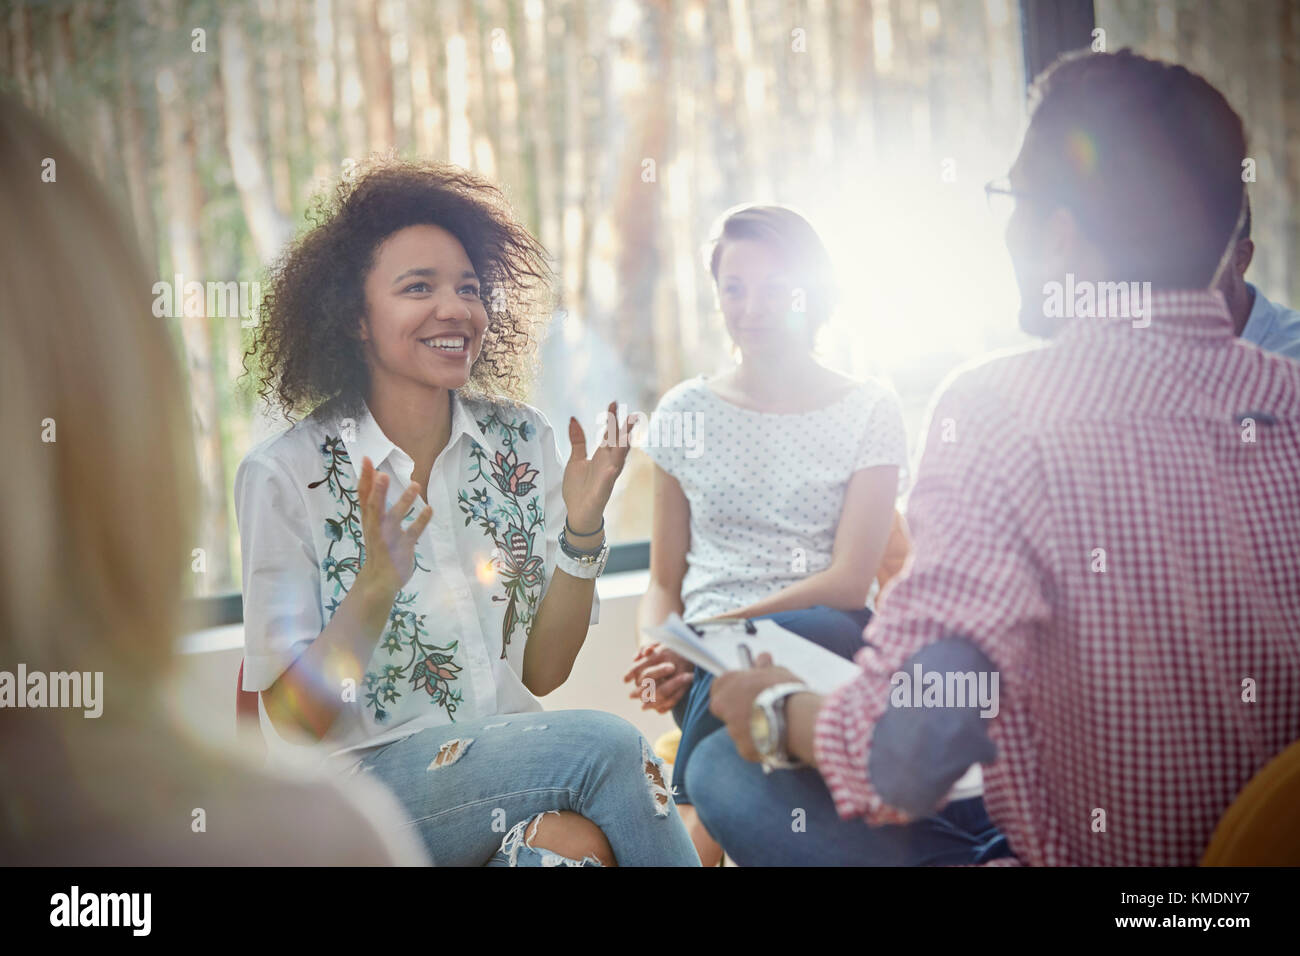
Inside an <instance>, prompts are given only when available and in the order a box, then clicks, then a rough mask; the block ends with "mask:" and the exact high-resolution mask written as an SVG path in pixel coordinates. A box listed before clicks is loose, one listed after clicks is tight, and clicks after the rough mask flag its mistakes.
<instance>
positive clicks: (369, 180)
mask: <svg viewBox="0 0 1300 956" xmlns="http://www.w3.org/2000/svg"><path fill="white" fill-rule="evenodd" d="M308 218H309V219H311V220H313V221H314V222H316V223H317V225H316V227H315V228H314V229H312V230H310V231H308V232H307V233H305V234H303V235H302V236H301V237H299V239H298V240H297V241H296V242H295V243H293V244H292V245H291V246H290V247H289V248H288V249H287V250H286V251H285V253H284V254H283V255H282V256H281V258H280V259H279V261H278V262H277V263H276V265H275V266H274V267H273V269H272V270H271V275H270V288H269V290H268V292H267V295H266V297H265V298H264V299H263V302H262V310H261V315H262V322H261V324H260V325H259V326H258V329H257V333H256V335H255V336H254V339H253V342H252V345H251V347H250V348H249V350H248V352H247V353H246V354H245V357H244V358H245V368H246V369H250V370H251V371H254V372H257V373H260V377H261V379H262V387H261V389H260V394H261V396H262V397H263V398H264V399H266V400H267V401H268V402H273V403H274V404H276V405H278V406H279V407H280V409H281V410H282V411H283V412H284V413H285V414H286V416H288V417H289V418H291V419H292V418H293V417H294V416H295V415H297V414H301V413H305V412H309V411H311V410H312V409H314V408H315V407H317V406H319V405H320V404H322V403H323V402H326V401H331V402H332V403H333V405H334V407H335V408H336V409H337V411H338V412H339V413H340V414H342V415H350V416H352V417H354V418H355V417H356V416H357V414H358V413H359V412H360V410H361V405H362V402H363V401H364V396H365V394H366V391H367V389H368V387H369V385H370V369H369V367H368V365H367V363H366V362H365V360H364V358H363V354H362V351H361V349H360V348H359V347H358V346H359V344H360V342H362V341H363V340H364V331H363V328H362V326H361V324H360V323H359V321H358V319H359V317H360V316H361V315H363V314H364V313H365V312H366V307H367V300H368V297H369V296H370V295H371V294H378V293H379V292H381V291H382V292H383V294H384V296H385V298H386V299H387V301H389V302H391V301H392V300H393V299H394V298H398V299H400V298H401V297H403V296H405V297H406V301H408V302H418V301H420V299H419V297H420V296H425V297H426V298H427V296H428V295H430V294H431V293H432V288H433V286H432V284H431V280H433V279H434V278H436V277H435V276H433V275H431V274H430V273H431V271H432V270H430V269H429V268H428V264H427V263H422V264H415V263H414V262H413V261H412V264H411V265H409V266H408V267H403V266H398V269H397V271H393V269H392V267H393V266H394V265H396V264H398V263H405V262H407V260H408V259H410V257H411V255H412V254H413V253H414V252H416V250H418V249H419V247H420V245H421V242H422V241H423V240H424V239H427V238H429V237H430V236H433V235H434V234H435V232H436V233H437V234H439V238H437V239H435V240H434V241H435V245H438V246H439V247H440V248H441V249H445V248H446V247H447V246H448V245H449V243H455V244H457V245H459V247H460V250H459V253H458V257H457V262H458V265H459V266H460V267H461V268H459V269H458V271H457V272H456V273H455V275H454V276H450V275H448V276H443V277H442V278H443V279H444V280H447V279H452V280H453V281H456V280H459V285H456V287H455V292H456V294H457V295H460V296H463V297H464V301H467V302H468V301H474V302H475V304H476V305H477V307H478V309H479V310H481V311H482V313H483V315H484V321H483V323H482V325H481V326H480V327H479V328H480V331H479V336H480V341H479V342H478V345H479V347H480V349H479V351H478V354H477V356H476V357H475V358H474V359H473V362H472V365H471V368H470V375H469V379H468V381H467V383H466V387H465V389H464V390H463V391H464V392H466V393H468V392H478V393H481V394H490V395H498V396H508V397H511V398H517V399H522V398H523V397H524V396H525V394H526V392H527V388H528V384H529V381H530V379H531V376H532V372H533V359H534V356H535V353H536V344H537V326H536V323H537V321H538V318H537V317H538V316H539V315H540V314H542V311H543V308H542V307H543V306H544V305H545V304H546V303H545V302H544V301H543V300H542V296H543V294H544V292H545V290H546V289H547V288H548V283H549V280H550V271H549V268H548V266H547V264H546V259H545V251H544V250H543V249H542V247H541V245H540V244H539V243H538V242H537V241H536V240H535V239H534V238H533V237H532V236H531V235H529V233H528V231H527V230H526V229H524V228H523V227H522V226H520V225H519V224H518V223H516V222H515V220H514V218H513V217H512V216H511V214H510V212H509V209H508V207H507V205H506V201H505V197H504V196H502V194H501V192H500V191H499V190H498V189H497V188H496V187H494V186H492V185H491V184H490V183H488V182H486V181H484V180H482V179H480V178H479V177H477V176H474V175H473V174H471V173H468V172H466V171H465V170H462V169H459V168H457V167H455V166H448V165H445V164H442V163H431V162H414V161H406V160H391V159H376V160H372V161H371V162H369V163H366V164H361V165H359V166H357V167H355V168H354V170H353V172H352V174H351V175H349V176H347V177H346V178H344V179H343V180H342V181H340V182H339V184H338V185H337V187H336V188H335V189H334V190H333V191H332V192H326V193H322V194H320V195H318V196H317V197H316V200H315V202H314V204H313V207H312V211H311V213H310V214H309V217H308ZM432 223H440V224H441V225H431V224H432ZM408 226H410V227H413V231H412V232H410V233H404V232H403V230H406V228H407V227H408ZM385 240H389V241H387V242H385ZM417 258H418V255H417ZM381 259H382V260H383V262H382V265H384V266H387V267H388V269H387V270H385V269H372V266H376V265H380V264H381V263H380V260H381ZM470 287H473V291H472V292H469V291H468V290H469V289H470ZM488 309H490V311H491V321H487V320H486V313H487V310H488ZM416 311H418V306H417V307H416ZM467 329H468V323H467V322H466V323H463V324H462V325H461V326H460V327H459V328H458V329H457V330H456V331H457V332H458V333H460V334H464V333H465V332H466V331H467ZM434 330H438V331H443V330H441V329H438V326H436V325H434V324H430V325H429V326H428V331H430V332H433V331H434ZM251 361H256V362H257V363H258V364H257V365H256V366H255V367H250V362H251Z"/></svg>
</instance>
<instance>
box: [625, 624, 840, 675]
mask: <svg viewBox="0 0 1300 956" xmlns="http://www.w3.org/2000/svg"><path fill="white" fill-rule="evenodd" d="M747 623H749V624H750V625H751V627H752V628H753V633H750V632H749V631H748V630H747V628H746V626H745V625H746V624H747ZM692 627H694V628H695V629H696V630H692ZM646 634H647V635H648V636H650V637H652V638H654V639H655V640H657V641H659V643H661V644H663V645H664V646H665V647H667V648H669V649H670V650H674V651H676V652H677V653H678V654H681V655H682V657H685V658H686V659H687V660H689V661H690V662H691V663H693V664H695V665H696V666H697V667H703V668H704V669H705V670H706V671H709V672H710V673H711V674H721V673H722V672H723V671H731V670H741V669H742V668H744V667H745V663H744V658H743V657H742V656H741V652H740V645H741V644H746V645H748V647H749V649H750V650H751V651H752V652H753V655H754V656H755V657H757V656H758V655H759V654H762V653H764V652H766V653H768V654H771V655H772V662H773V663H775V664H776V665H777V666H779V667H784V668H786V669H788V670H790V671H792V672H793V673H795V674H798V675H799V679H800V680H802V681H803V682H804V683H805V684H807V685H808V686H809V687H810V688H811V689H812V690H815V691H817V693H819V694H829V693H830V692H831V691H833V690H835V689H836V688H837V687H840V686H842V685H843V684H847V683H848V682H849V681H851V680H853V678H854V677H856V676H857V675H858V667H857V665H856V664H854V663H853V662H852V661H848V660H845V659H844V658H842V657H840V656H839V655H838V654H833V653H832V652H830V651H828V650H826V649H825V648H824V647H820V646H818V645H817V644H814V643H813V642H812V641H810V640H808V639H807V638H803V637H800V636H799V635H798V634H795V633H794V632H792V631H787V630H786V629H785V628H783V627H781V626H780V625H779V624H774V623H772V622H771V621H767V620H759V621H753V622H752V623H751V622H747V621H744V620H741V619H736V618H728V619H725V620H714V621H699V622H695V623H693V624H687V623H686V622H685V621H683V620H682V619H681V617H680V616H679V615H677V614H672V615H669V617H668V620H666V621H664V623H663V624H662V625H660V626H659V627H652V628H648V629H647V631H646Z"/></svg>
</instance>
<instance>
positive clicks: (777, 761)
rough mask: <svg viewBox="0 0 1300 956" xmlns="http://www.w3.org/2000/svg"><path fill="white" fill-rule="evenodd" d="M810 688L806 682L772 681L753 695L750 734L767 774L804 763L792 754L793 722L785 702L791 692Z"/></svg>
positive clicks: (799, 691)
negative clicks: (787, 712)
mask: <svg viewBox="0 0 1300 956" xmlns="http://www.w3.org/2000/svg"><path fill="white" fill-rule="evenodd" d="M807 689H808V688H807V687H806V686H805V685H803V684H794V683H790V684H773V685H772V686H771V687H768V688H765V689H763V690H761V691H759V694H758V696H757V697H755V698H754V709H753V711H752V712H751V713H750V717H749V735H750V736H751V737H753V738H754V747H755V749H757V750H758V753H759V756H760V757H762V759H763V771H764V773H771V772H772V771H773V770H789V769H792V768H794V767H802V766H803V764H802V763H800V762H799V761H798V760H795V759H793V758H792V757H791V756H790V739H789V733H788V731H789V726H790V725H789V722H788V721H787V720H786V716H785V704H786V701H787V700H789V699H790V696H791V695H792V694H799V693H802V692H803V691H806V690H807Z"/></svg>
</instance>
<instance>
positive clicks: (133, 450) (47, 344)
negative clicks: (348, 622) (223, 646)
mask: <svg viewBox="0 0 1300 956" xmlns="http://www.w3.org/2000/svg"><path fill="white" fill-rule="evenodd" d="M51 160H52V161H53V162H52V163H51V162H50V161H51ZM46 168H49V169H50V170H51V171H52V172H53V174H54V175H53V176H52V181H50V182H46V181H44V179H43V178H42V173H43V170H45V169H46ZM0 184H2V188H0V222H3V223H4V224H5V226H4V228H3V229H2V230H0V289H3V290H4V296H3V312H0V339H2V341H3V343H4V344H3V347H2V348H0V381H3V382H4V400H3V402H0V421H3V423H4V436H5V442H6V446H7V448H6V452H7V454H6V461H5V463H4V474H5V493H4V495H3V497H0V520H2V521H3V527H2V528H0V667H3V668H5V669H11V668H12V667H13V666H14V665H15V664H17V663H20V662H22V663H26V664H27V666H28V668H29V670H37V669H39V670H50V671H54V670H68V671H71V670H77V671H88V670H90V671H95V670H102V671H104V672H105V681H104V686H105V696H106V697H107V700H108V703H109V705H110V706H114V705H116V706H119V707H120V706H123V705H124V704H129V703H130V702H131V699H133V698H130V699H128V698H127V697H126V695H125V694H123V693H119V692H121V691H124V690H125V691H129V690H133V689H136V688H139V687H141V686H144V685H148V684H149V683H150V682H151V681H153V680H154V679H156V678H157V677H159V676H160V675H161V673H162V672H163V671H164V670H165V669H166V668H167V666H168V664H169V662H170V659H171V642H172V640H173V639H174V636H175V633H176V629H177V627H178V626H179V614H180V610H181V601H182V585H183V580H184V575H185V574H186V573H187V572H188V570H189V541H190V528H191V523H190V522H191V514H192V509H193V487H194V484H193V483H194V460H193V445H192V443H191V441H190V433H189V404H188V401H187V398H186V393H185V390H184V388H183V379H182V375H181V371H180V367H179V364H178V362H177V360H176V356H175V354H174V352H173V344H172V341H171V339H170V336H169V335H168V331H167V328H166V326H165V325H164V324H163V322H164V320H162V319H158V318H155V317H154V315H153V312H152V308H151V301H152V288H153V281H154V280H153V279H152V278H151V276H152V274H153V270H151V269H149V268H148V267H147V266H146V264H145V260H144V258H143V257H142V255H141V253H140V250H139V248H138V246H137V245H136V242H135V237H134V233H133V231H132V230H131V229H130V228H129V227H128V226H127V225H126V223H125V220H124V219H123V217H122V216H121V215H119V213H118V211H117V210H116V209H115V208H114V207H113V205H112V203H111V202H110V200H109V199H108V198H107V196H106V194H105V191H104V188H103V187H102V186H101V184H100V183H99V182H98V181H96V179H95V178H94V176H93V174H92V173H91V171H90V169H89V168H88V166H87V165H86V164H85V163H84V162H82V160H81V159H80V157H79V156H78V155H77V154H76V153H75V152H74V151H73V150H72V149H71V148H70V147H69V145H68V144H67V143H65V142H64V141H63V140H62V139H61V138H60V137H59V136H58V135H56V134H55V133H54V131H53V130H52V129H51V128H50V127H49V126H47V125H46V123H45V122H43V121H42V120H40V119H38V118H37V117H35V116H34V115H32V114H31V113H30V112H29V111H28V110H27V109H25V108H24V107H23V106H22V105H21V104H19V103H17V102H16V101H14V100H13V99H12V98H11V97H8V96H4V95H0Z"/></svg>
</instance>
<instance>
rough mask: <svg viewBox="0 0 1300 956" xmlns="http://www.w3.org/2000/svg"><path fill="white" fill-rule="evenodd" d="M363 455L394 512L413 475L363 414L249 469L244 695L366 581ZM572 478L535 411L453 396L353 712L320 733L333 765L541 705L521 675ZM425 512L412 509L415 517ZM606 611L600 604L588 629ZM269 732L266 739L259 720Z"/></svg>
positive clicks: (248, 462)
mask: <svg viewBox="0 0 1300 956" xmlns="http://www.w3.org/2000/svg"><path fill="white" fill-rule="evenodd" d="M363 457H369V458H370V460H371V461H372V462H374V464H375V467H376V468H377V469H379V470H381V471H383V472H385V473H386V474H388V476H389V478H390V483H389V490H388V505H389V507H391V506H392V505H393V504H394V503H395V501H396V500H397V498H399V497H400V496H401V493H402V491H403V489H405V487H406V485H407V483H408V482H409V481H410V480H411V477H412V475H411V472H412V469H413V467H414V465H413V462H412V460H411V458H410V456H408V455H407V454H406V453H405V452H404V451H402V449H400V448H398V447H397V446H396V445H394V444H393V443H392V442H391V441H390V440H389V439H388V438H387V436H385V435H384V433H383V432H382V431H381V430H380V428H379V426H378V425H377V424H376V422H375V420H374V418H372V417H371V415H370V414H369V412H368V411H365V412H363V414H362V416H361V417H360V418H358V419H357V420H356V421H353V420H351V419H348V418H338V417H336V416H328V415H322V414H321V413H319V412H318V413H316V414H313V415H311V416H309V417H308V418H306V419H304V420H303V421H301V422H299V423H297V424H295V425H294V426H292V427H291V428H289V429H287V430H286V431H284V432H282V433H280V434H278V435H276V436H274V437H272V438H269V439H267V440H266V441H264V442H262V443H261V444H259V445H258V446H257V447H255V448H254V449H253V450H252V451H250V452H249V453H248V455H247V456H246V457H245V458H244V460H243V462H241V463H240V466H239V470H238V472H237V473H236V475H235V508H236V513H237V515H238V521H239V535H240V542H241V553H242V557H243V588H244V689H245V690H255V691H260V690H265V689H266V688H268V687H270V686H271V685H272V684H273V683H274V682H275V680H276V679H277V678H278V677H279V676H280V674H282V673H283V672H284V671H285V669H286V668H287V667H288V666H289V665H290V663H292V662H293V660H294V659H295V658H296V657H297V656H298V655H299V654H300V653H301V652H302V651H303V650H304V649H305V647H306V646H307V645H308V644H309V643H310V642H311V641H313V640H315V638H316V637H317V636H318V635H319V634H320V632H321V631H322V630H323V629H324V627H325V625H326V623H327V622H328V621H329V619H330V618H331V617H332V616H333V614H334V611H335V610H336V609H337V608H338V606H339V604H340V603H341V602H342V601H343V598H344V597H345V596H346V595H347V591H348V588H349V587H351V585H352V582H353V580H354V579H355V577H356V574H357V571H358V570H360V568H361V565H362V563H363V560H364V544H363V536H362V531H361V509H360V505H359V503H358V500H357V492H356V487H357V476H358V474H359V472H360V468H361V460H362V458H363ZM563 475H564V466H563V464H562V462H561V459H560V455H559V449H558V447H557V445H556V440H555V433H554V430H553V429H552V428H551V425H550V423H549V422H548V421H547V420H546V417H545V416H544V415H543V414H542V413H541V412H539V411H538V410H537V409H535V408H532V407H531V406H529V405H524V404H515V403H510V402H506V401H489V400H484V399H475V398H466V397H463V396H461V395H459V394H457V393H455V392H453V393H451V436H450V439H449V440H448V443H447V447H446V448H445V449H444V450H443V451H442V453H441V454H440V455H439V456H438V459H437V461H435V462H434V465H433V470H432V472H431V474H430V475H429V481H428V488H426V495H427V499H428V502H429V504H430V505H432V506H433V519H432V520H431V521H430V522H429V525H428V527H427V528H425V530H424V532H423V533H422V534H421V536H420V539H419V541H418V542H417V545H416V552H415V554H416V557H415V571H414V573H413V574H412V575H411V579H410V580H409V581H408V582H407V583H406V585H405V586H404V587H403V588H402V589H401V591H400V592H399V593H398V595H397V599H396V600H395V601H394V602H393V608H392V610H391V611H390V613H389V617H388V624H387V626H386V627H385V629H384V632H383V634H382V635H381V636H380V638H379V641H378V643H377V644H376V646H375V650H374V653H373V654H372V656H371V658H370V661H369V664H368V666H367V667H366V670H365V676H364V678H363V680H362V681H361V683H360V685H359V686H358V687H357V688H356V689H355V697H356V701H355V703H352V704H350V706H349V708H348V709H345V711H344V715H343V716H341V717H340V719H339V720H338V722H337V723H336V724H335V726H334V727H333V728H332V729H331V731H330V733H329V735H328V736H327V737H326V740H325V743H326V745H327V747H328V750H329V751H330V752H331V753H332V754H334V755H336V756H337V755H339V754H342V753H345V752H349V751H355V750H357V749H359V748H368V747H371V746H375V745H378V744H382V743H387V742H389V741H392V740H397V739H400V738H401V737H405V736H408V735H409V734H412V733H414V732H415V731H417V730H421V729H423V728H425V727H431V726H439V725H443V724H447V723H451V722H455V721H464V720H466V719H473V718H476V717H486V716H491V715H494V714H506V713H518V712H523V711H535V710H540V709H541V705H540V703H539V702H538V701H537V699H536V698H535V697H534V696H533V695H532V694H531V693H529V691H528V689H527V688H526V687H525V686H524V684H523V681H522V679H521V677H522V673H523V659H524V644H525V642H526V641H527V640H528V633H529V631H530V629H531V627H532V624H533V620H534V619H535V617H536V614H537V609H538V606H539V605H540V603H541V599H542V596H543V595H544V594H545V592H546V588H547V586H548V584H549V582H550V579H551V575H552V574H553V573H554V570H555V555H556V552H557V550H558V547H559V545H558V541H557V536H558V534H559V530H560V528H562V527H563V525H564V517H565V507H564V499H563V497H562V495H561V491H560V489H561V482H562V479H563ZM417 510H418V502H417V508H412V509H411V513H410V514H409V515H408V520H409V519H411V518H413V517H414V515H415V513H416V512H417ZM598 612H599V602H598V601H597V600H593V602H592V613H591V621H592V623H595V621H596V619H597V615H598ZM341 692H342V691H341ZM262 726H263V729H264V731H267V730H270V724H269V722H268V721H267V720H266V718H265V713H264V712H263V720H262ZM271 736H272V737H273V738H274V735H273V733H272V734H271Z"/></svg>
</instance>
